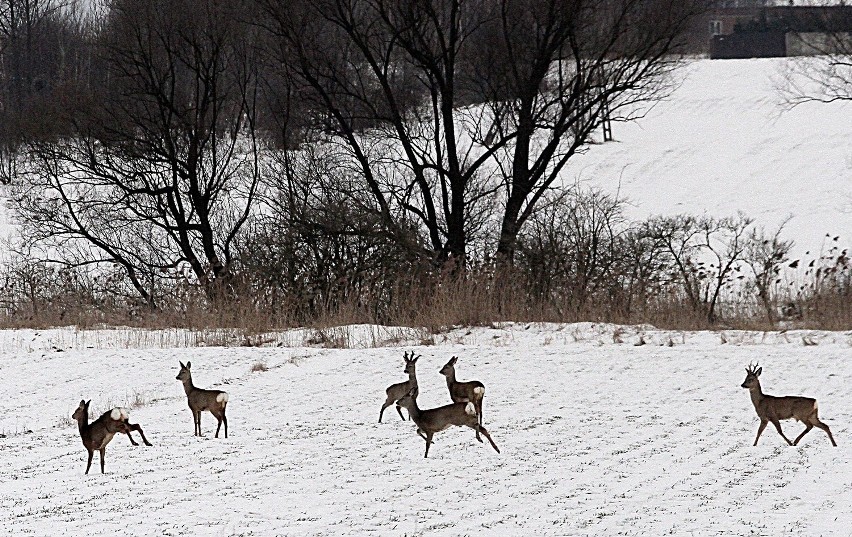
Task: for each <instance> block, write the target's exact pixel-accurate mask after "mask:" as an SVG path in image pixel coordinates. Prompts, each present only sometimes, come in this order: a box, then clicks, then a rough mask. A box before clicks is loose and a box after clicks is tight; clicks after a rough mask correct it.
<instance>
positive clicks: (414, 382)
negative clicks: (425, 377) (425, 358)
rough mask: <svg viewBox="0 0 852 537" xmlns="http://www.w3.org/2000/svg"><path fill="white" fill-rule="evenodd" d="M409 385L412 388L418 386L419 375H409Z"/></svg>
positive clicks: (412, 373)
mask: <svg viewBox="0 0 852 537" xmlns="http://www.w3.org/2000/svg"><path fill="white" fill-rule="evenodd" d="M408 383H409V384H411V385H412V386H417V375H416V374H415V373H414V371H412V372H411V373H409V374H408Z"/></svg>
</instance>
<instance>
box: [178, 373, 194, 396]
mask: <svg viewBox="0 0 852 537" xmlns="http://www.w3.org/2000/svg"><path fill="white" fill-rule="evenodd" d="M181 382H183V391H185V392H186V394H187V395H189V394H190V393H192V392H193V391H195V386H193V385H192V376H191V375H190V376H189V377H187V378H185V379H183V380H182V381H181Z"/></svg>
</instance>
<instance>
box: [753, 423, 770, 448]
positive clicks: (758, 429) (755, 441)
mask: <svg viewBox="0 0 852 537" xmlns="http://www.w3.org/2000/svg"><path fill="white" fill-rule="evenodd" d="M767 423H769V421H767V420H760V427H758V428H757V437H756V438H755V439H754V445H755V446H756V445H757V441H758V440H760V435H761V434H763V430H764V429H766V424H767Z"/></svg>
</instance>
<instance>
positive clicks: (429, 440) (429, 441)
mask: <svg viewBox="0 0 852 537" xmlns="http://www.w3.org/2000/svg"><path fill="white" fill-rule="evenodd" d="M432 434H433V433H427V434H426V454H425V455H423V458H424V459H425V458H428V457H429V446H431V445H432Z"/></svg>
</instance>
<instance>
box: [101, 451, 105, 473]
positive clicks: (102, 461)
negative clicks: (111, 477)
mask: <svg viewBox="0 0 852 537" xmlns="http://www.w3.org/2000/svg"><path fill="white" fill-rule="evenodd" d="M105 456H106V448H105V447H103V448H101V473H104V457H105Z"/></svg>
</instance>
